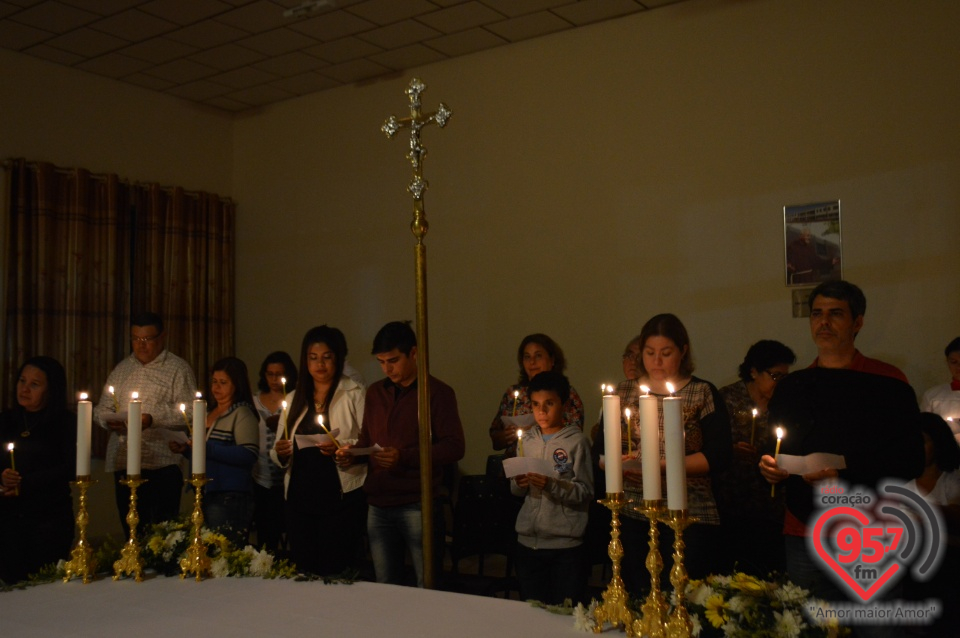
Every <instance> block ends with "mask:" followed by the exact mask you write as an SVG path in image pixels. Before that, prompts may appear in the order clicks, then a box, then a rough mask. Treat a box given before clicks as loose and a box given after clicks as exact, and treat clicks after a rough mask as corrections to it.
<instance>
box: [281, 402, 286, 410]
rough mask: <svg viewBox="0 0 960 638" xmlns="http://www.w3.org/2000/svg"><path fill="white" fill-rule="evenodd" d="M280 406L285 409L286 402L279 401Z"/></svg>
mask: <svg viewBox="0 0 960 638" xmlns="http://www.w3.org/2000/svg"><path fill="white" fill-rule="evenodd" d="M280 407H281V408H283V409H284V410H286V409H287V402H286V401H281V402H280Z"/></svg>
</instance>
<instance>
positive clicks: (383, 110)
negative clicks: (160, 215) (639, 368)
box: [0, 0, 960, 472]
mask: <svg viewBox="0 0 960 638" xmlns="http://www.w3.org/2000/svg"><path fill="white" fill-rule="evenodd" d="M958 25H960V5H958V4H957V3H947V2H942V1H940V0H919V1H917V2H910V3H889V2H888V3H876V2H873V1H868V0H844V1H843V2H835V1H833V0H819V1H799V0H751V1H739V2H732V1H730V0H692V1H690V2H684V3H681V4H679V5H674V6H668V7H664V8H661V9H657V10H655V11H650V12H646V13H644V14H639V15H635V16H631V17H628V18H623V19H620V20H615V21H611V22H606V23H602V24H599V25H594V26H591V27H586V28H583V29H578V30H576V31H574V32H566V33H561V34H557V35H555V36H552V37H547V38H542V39H538V40H534V41H529V42H522V43H519V44H516V45H512V46H508V47H503V48H500V49H495V50H491V51H485V52H481V53H478V54H475V55H472V56H468V57H465V58H460V59H457V60H453V61H449V62H445V63H440V64H435V65H431V66H429V67H424V68H422V69H417V70H415V71H412V72H409V73H403V74H398V75H397V76H396V77H395V78H393V79H391V80H388V81H382V82H371V83H367V84H364V85H359V86H351V87H345V88H342V89H336V90H332V91H328V92H324V93H321V94H317V95H312V96H307V97H304V98H301V99H298V100H293V101H290V102H286V103H283V104H280V105H277V106H274V107H269V108H265V109H263V110H261V111H259V112H256V113H253V114H249V115H246V116H241V117H238V118H236V119H235V120H230V119H229V118H227V117H226V116H220V115H216V114H212V113H210V112H208V111H204V110H200V109H198V108H196V107H193V106H189V105H187V104H185V103H183V102H180V101H178V100H173V99H169V98H166V97H163V96H159V95H156V94H153V93H147V92H143V91H139V90H137V89H133V88H129V87H124V86H120V85H118V84H116V83H113V82H111V81H109V80H103V79H100V78H97V77H95V76H91V75H88V74H83V73H80V72H74V71H70V70H65V69H59V68H56V67H53V66H50V65H46V64H43V63H40V62H36V61H33V60H31V59H28V58H25V57H23V56H18V55H15V54H11V53H3V52H0V65H2V67H3V69H4V79H5V84H6V85H5V87H4V91H3V92H2V94H0V105H2V106H0V114H2V117H0V151H2V155H3V156H4V157H10V156H18V155H22V156H27V157H30V158H33V159H44V160H50V161H54V162H56V163H58V164H63V165H79V166H85V167H87V168H90V169H92V170H95V171H99V170H104V171H106V170H113V171H117V172H119V173H120V174H123V175H126V176H129V177H133V178H136V179H144V180H147V179H149V180H158V181H161V182H164V183H177V184H181V185H184V186H186V187H188V188H198V189H204V190H212V191H216V192H221V193H226V194H229V195H232V196H233V197H234V198H235V199H237V201H238V202H239V204H240V207H239V208H240V212H239V219H238V223H237V227H238V252H237V263H238V269H239V273H238V290H237V293H238V308H237V322H238V354H239V355H240V356H241V357H243V358H245V359H246V360H247V361H248V363H249V365H250V366H251V367H256V366H257V365H258V364H259V362H260V360H261V358H262V357H263V356H264V355H265V354H266V353H267V352H269V351H270V350H273V349H276V348H283V349H286V350H288V351H290V352H291V353H293V354H296V351H297V349H298V348H299V340H300V338H301V336H302V334H303V332H304V331H305V330H306V329H307V328H308V327H310V326H312V325H314V324H317V323H323V322H326V323H330V324H331V325H336V326H339V327H340V328H342V329H343V330H344V332H345V333H346V334H347V337H348V340H349V343H350V345H351V348H352V352H351V360H352V361H353V363H354V364H356V365H357V366H358V367H360V368H361V370H362V371H363V372H364V374H365V375H366V377H367V379H368V380H369V381H373V380H375V379H377V378H379V370H378V369H377V367H376V365H375V364H374V362H373V359H372V357H370V355H369V348H370V342H371V340H372V337H373V335H374V333H375V332H376V330H377V329H378V328H379V327H380V325H382V324H383V323H384V322H385V321H388V320H391V319H395V318H411V319H412V318H413V317H414V301H413V283H412V282H413V242H414V240H413V237H412V235H411V234H410V233H409V230H408V225H409V221H410V218H411V209H412V203H411V199H410V197H409V195H408V194H406V192H405V190H404V189H405V187H406V184H407V182H408V181H409V179H410V174H411V173H410V166H409V164H408V163H407V162H406V160H405V159H404V154H405V152H406V148H405V146H406V140H405V139H397V140H393V141H388V140H386V139H385V138H384V137H383V135H382V134H381V133H380V132H379V126H380V124H381V123H382V121H383V120H384V118H385V117H386V116H388V115H389V114H391V113H395V114H397V115H404V114H405V112H406V100H405V97H404V95H403V89H404V87H405V86H406V83H407V81H408V80H409V78H410V77H411V76H412V75H413V74H414V73H417V74H419V75H421V76H422V77H423V79H424V80H425V81H426V82H427V84H428V85H429V87H430V88H429V89H428V90H427V92H426V93H425V94H424V104H425V107H427V108H429V109H433V108H434V107H435V106H436V104H437V102H438V101H440V100H444V101H445V102H447V103H448V104H449V105H450V106H451V108H452V109H453V111H454V113H455V115H454V118H453V119H452V120H451V122H450V124H449V125H448V127H447V128H446V129H444V130H442V131H441V130H437V129H436V128H431V129H429V130H427V131H425V133H424V143H425V145H426V147H427V148H428V150H429V156H428V157H427V160H426V165H425V169H426V177H427V179H428V180H429V181H430V183H431V189H430V190H429V191H428V193H427V196H426V205H427V217H428V219H429V221H430V223H431V229H430V232H429V234H428V236H427V240H426V242H427V246H428V250H427V252H428V262H429V286H430V287H429V296H430V297H429V299H430V349H431V369H432V371H433V372H434V373H435V374H437V376H439V377H441V378H443V379H444V380H446V381H447V382H449V383H450V384H451V385H453V386H454V388H455V389H456V390H457V393H458V398H459V400H460V407H461V414H462V417H463V420H464V425H465V427H466V429H467V442H468V452H467V459H466V460H465V462H464V463H463V464H462V467H463V469H464V470H465V471H467V472H480V471H482V470H483V465H484V461H485V458H486V456H487V454H488V453H490V452H491V451H492V450H490V447H489V439H488V437H487V434H486V428H487V425H488V424H489V421H490V418H491V417H492V415H493V413H494V411H495V408H496V404H497V401H498V400H499V398H500V394H501V393H502V392H503V389H504V388H505V387H506V386H507V385H508V384H509V383H511V382H512V381H513V379H514V378H515V376H516V365H515V362H514V353H515V350H516V346H517V343H518V342H519V340H520V339H521V338H522V337H523V336H524V335H525V334H527V333H530V332H535V331H543V332H547V333H548V334H550V335H552V336H553V337H555V338H556V339H557V340H558V341H559V342H560V343H561V344H562V345H563V347H564V349H565V351H566V353H567V356H568V359H569V362H570V366H569V368H568V374H569V376H570V377H571V380H572V381H573V383H574V385H575V386H576V387H577V388H578V389H579V390H580V392H581V394H582V395H583V396H584V399H585V402H586V405H587V412H588V414H589V415H595V414H596V412H597V410H598V409H599V397H598V390H599V388H598V386H599V384H600V383H601V382H605V381H607V382H613V381H615V380H617V379H618V377H619V375H620V372H619V370H620V362H619V354H620V351H621V349H622V347H623V344H624V343H625V342H626V341H627V340H628V339H629V338H630V337H631V336H632V335H633V334H635V333H636V332H638V331H639V329H640V327H641V325H642V324H643V322H644V321H645V320H646V319H647V318H649V317H650V316H651V315H653V314H655V313H657V312H664V311H670V312H676V313H677V314H678V315H679V316H680V317H681V318H682V319H683V320H684V321H685V323H686V324H687V327H688V328H689V330H690V332H691V336H692V339H693V345H694V351H695V355H696V357H697V361H698V373H699V374H701V375H702V376H703V377H705V378H707V379H709V380H712V381H714V382H715V383H717V384H718V385H719V384H724V383H728V382H730V381H732V380H733V379H734V372H735V368H736V365H737V364H738V363H739V361H740V359H741V358H742V355H743V353H744V351H745V350H746V348H747V347H748V346H749V344H751V343H752V342H753V341H755V340H757V339H760V338H776V339H780V340H782V341H784V342H786V343H788V344H789V345H791V346H792V347H794V349H796V350H797V352H798V354H799V355H800V358H801V361H802V362H806V361H808V360H809V359H811V358H812V357H813V354H814V349H813V347H812V344H811V342H810V339H809V336H808V333H807V324H806V322H805V321H804V320H796V319H792V318H791V315H790V290H789V289H787V288H786V287H784V285H783V275H782V270H783V227H782V207H783V206H784V205H785V204H800V203H807V202H813V201H822V200H831V199H840V200H842V219H843V248H844V274H845V276H846V277H847V278H849V279H851V280H852V281H855V282H857V283H859V284H861V285H862V286H863V287H864V289H865V290H866V292H867V296H868V299H869V301H870V303H869V309H868V312H867V320H866V326H865V328H864V331H863V333H862V335H861V337H860V339H859V340H858V341H859V345H860V347H861V349H862V350H863V351H864V352H866V353H868V354H871V355H874V356H879V357H882V358H885V359H887V360H890V361H892V362H893V363H896V364H898V365H900V366H902V367H903V368H904V369H905V370H906V372H907V374H908V376H909V377H910V379H911V381H912V382H913V384H914V387H915V388H916V389H917V390H918V391H922V390H923V389H924V388H926V387H928V386H930V385H932V384H933V383H936V382H940V381H942V380H945V377H946V371H945V367H944V365H943V360H942V356H941V352H942V348H943V346H944V344H945V343H946V342H947V341H949V340H950V339H951V338H953V337H955V336H957V334H960V327H958V324H957V317H958V316H960V307H958V306H960V295H958V294H957V293H958V292H960V290H958V283H957V276H956V273H957V272H958V271H960V251H957V250H956V246H955V244H956V238H957V237H960V192H958V186H957V184H958V175H960V127H957V126H956V123H955V118H956V113H957V112H960V89H958V86H957V82H956V79H955V75H956V69H957V68H958V62H960V37H958V36H960V26H958ZM8 71H9V72H8ZM8 77H10V78H11V80H10V81H9V82H8V81H7V78H8ZM201 374H202V373H201ZM591 420H592V416H590V417H588V421H591Z"/></svg>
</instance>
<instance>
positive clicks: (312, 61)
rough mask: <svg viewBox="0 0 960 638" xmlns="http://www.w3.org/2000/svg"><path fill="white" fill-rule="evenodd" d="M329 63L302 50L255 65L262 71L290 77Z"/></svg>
mask: <svg viewBox="0 0 960 638" xmlns="http://www.w3.org/2000/svg"><path fill="white" fill-rule="evenodd" d="M327 64H328V63H327V62H326V61H325V60H321V59H320V58H317V57H314V56H312V55H307V54H306V53H302V52H300V51H294V52H293V53H287V54H285V55H278V56H277V57H274V58H269V59H267V60H264V61H263V62H259V63H257V64H254V65H253V66H254V67H256V68H258V69H260V70H262V71H267V72H269V73H275V74H277V75H279V76H280V77H289V76H291V75H298V74H300V73H306V72H307V71H314V70H316V69H319V68H320V67H324V66H327Z"/></svg>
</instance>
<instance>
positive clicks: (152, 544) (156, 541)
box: [147, 536, 163, 554]
mask: <svg viewBox="0 0 960 638" xmlns="http://www.w3.org/2000/svg"><path fill="white" fill-rule="evenodd" d="M147 548H148V549H149V550H150V551H151V552H153V553H154V554H159V553H160V552H161V551H163V539H162V538H160V537H159V536H153V537H152V538H151V539H150V541H149V542H148V543H147Z"/></svg>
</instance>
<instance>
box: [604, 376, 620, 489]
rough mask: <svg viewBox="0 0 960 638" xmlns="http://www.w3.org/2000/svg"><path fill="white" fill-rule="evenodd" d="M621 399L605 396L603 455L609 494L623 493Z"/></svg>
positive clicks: (614, 395) (610, 395)
mask: <svg viewBox="0 0 960 638" xmlns="http://www.w3.org/2000/svg"><path fill="white" fill-rule="evenodd" d="M620 432H621V430H620V397H619V396H617V395H616V394H605V395H603V455H604V460H603V464H604V472H605V473H606V478H607V482H606V485H607V493H608V494H616V493H619V492H622V491H623V459H622V458H621V454H622V453H623V452H622V450H623V448H622V447H621V441H622V440H623V439H622V437H621V436H620Z"/></svg>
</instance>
